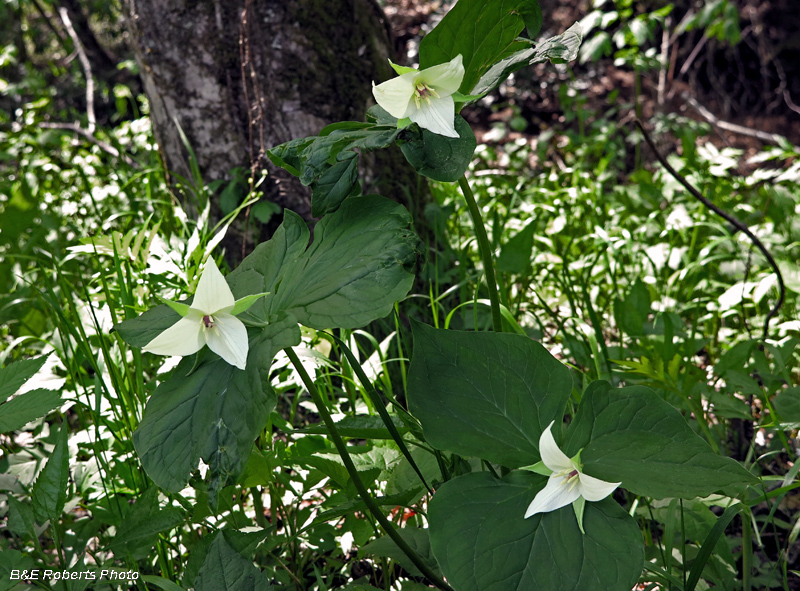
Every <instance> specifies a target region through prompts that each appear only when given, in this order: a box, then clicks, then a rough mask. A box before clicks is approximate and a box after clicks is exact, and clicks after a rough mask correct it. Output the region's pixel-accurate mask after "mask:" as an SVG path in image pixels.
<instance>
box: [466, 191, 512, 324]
mask: <svg viewBox="0 0 800 591" xmlns="http://www.w3.org/2000/svg"><path fill="white" fill-rule="evenodd" d="M458 186H459V187H461V192H462V193H464V200H465V201H466V202H467V208H468V209H469V215H470V217H471V218H472V225H473V226H474V227H475V237H476V238H477V239H478V249H479V250H480V253H481V258H482V259H483V272H484V274H485V275H486V284H487V286H488V288H489V301H490V302H491V304H492V328H493V329H494V331H495V332H503V317H502V316H501V315H500V295H499V294H498V293H497V280H496V279H495V276H494V260H493V259H492V248H491V246H490V245H489V236H487V235H486V226H485V225H484V223H483V218H482V217H481V210H480V209H478V204H477V203H476V202H475V195H473V193H472V189H471V188H470V186H469V183H468V182H467V177H465V176H462V177H461V178H460V179H458Z"/></svg>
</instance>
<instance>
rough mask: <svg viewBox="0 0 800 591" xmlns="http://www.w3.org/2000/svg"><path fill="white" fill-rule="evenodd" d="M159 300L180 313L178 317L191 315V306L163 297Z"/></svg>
mask: <svg viewBox="0 0 800 591" xmlns="http://www.w3.org/2000/svg"><path fill="white" fill-rule="evenodd" d="M158 299H159V300H161V303H162V304H166V305H167V306H169V307H170V308H172V309H173V310H175V311H176V312H177V313H178V316H186V315H187V314H188V313H189V310H190V309H191V306H190V305H189V304H184V303H182V302H173V301H172V300H168V299H166V298H161V297H160V298H158Z"/></svg>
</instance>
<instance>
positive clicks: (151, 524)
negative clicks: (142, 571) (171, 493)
mask: <svg viewBox="0 0 800 591" xmlns="http://www.w3.org/2000/svg"><path fill="white" fill-rule="evenodd" d="M182 521H183V511H181V510H180V509H178V508H177V507H165V508H163V509H162V508H160V507H159V505H158V490H157V489H156V487H154V486H151V487H150V488H149V489H147V490H146V491H145V492H144V494H143V495H141V496H140V497H139V498H138V499H137V500H136V503H134V504H133V506H130V507H128V508H127V510H126V512H125V516H124V517H123V519H122V522H121V523H120V525H119V527H117V533H116V535H115V536H114V539H113V540H112V542H111V546H110V547H111V549H112V550H113V551H114V553H115V554H130V555H131V556H132V557H133V558H134V559H135V560H137V559H141V558H146V557H147V556H148V555H150V554H151V553H152V550H153V545H154V544H155V543H156V541H157V539H158V534H159V533H161V532H166V531H169V530H171V529H172V528H174V527H176V526H178V525H180V523H181V522H182Z"/></svg>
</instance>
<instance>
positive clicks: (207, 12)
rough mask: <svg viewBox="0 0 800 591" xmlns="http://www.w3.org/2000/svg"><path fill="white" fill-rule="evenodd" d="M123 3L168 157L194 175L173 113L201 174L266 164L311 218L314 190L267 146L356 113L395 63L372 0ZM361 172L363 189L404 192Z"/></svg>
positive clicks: (274, 187) (281, 191)
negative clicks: (274, 159) (270, 156)
mask: <svg viewBox="0 0 800 591" xmlns="http://www.w3.org/2000/svg"><path fill="white" fill-rule="evenodd" d="M125 12H126V15H127V17H128V30H129V32H130V36H131V40H132V42H133V45H134V48H135V52H136V57H137V60H138V62H139V66H140V72H141V76H142V79H143V82H144V86H145V91H146V93H147V96H148V97H149V99H150V108H151V118H152V120H153V126H154V129H155V135H156V140H157V141H158V143H159V146H160V147H161V150H162V153H163V155H164V159H165V163H166V166H167V168H168V169H169V170H171V171H173V172H174V173H177V174H180V175H181V176H184V177H186V178H191V174H190V167H189V161H188V154H187V151H186V149H185V147H184V145H183V142H182V141H181V137H180V134H179V131H178V127H177V124H179V125H180V127H181V128H182V129H183V131H184V133H185V134H186V137H187V138H188V140H189V143H190V145H191V147H192V149H193V151H194V153H195V154H196V156H197V162H198V165H199V168H200V171H201V173H202V175H203V178H204V180H205V181H206V182H209V181H212V180H216V179H224V178H226V177H227V176H228V175H229V173H230V170H231V169H232V168H235V167H247V168H252V169H253V170H254V171H260V170H261V169H264V168H266V169H267V170H269V172H270V176H269V178H268V182H267V183H266V185H265V186H263V187H262V188H263V189H264V191H265V195H266V196H267V198H268V199H270V200H272V201H275V202H276V203H278V204H279V205H281V206H284V207H289V208H291V209H293V210H294V211H296V212H298V213H300V214H301V215H303V216H304V217H305V218H306V219H310V192H309V191H308V190H307V189H306V188H305V187H302V186H301V185H300V184H299V183H298V182H297V181H296V179H294V178H292V177H290V176H288V175H287V174H286V173H284V172H283V171H281V170H277V169H276V168H275V167H274V166H272V165H271V163H269V162H268V160H267V159H266V157H265V150H266V149H267V148H270V147H272V146H275V145H277V144H280V143H283V142H286V141H289V140H291V139H293V138H298V137H305V136H310V135H316V134H317V133H318V132H319V130H320V129H321V128H322V127H324V126H325V125H327V124H328V123H331V122H334V121H340V120H363V118H364V113H365V111H366V108H367V107H368V105H369V104H370V102H371V83H372V81H373V80H376V81H381V80H386V79H387V78H389V77H390V76H392V75H393V74H392V72H391V69H390V68H389V65H388V61H387V58H389V57H391V56H390V55H389V49H388V48H389V47H391V43H390V35H389V32H388V29H387V27H386V24H385V22H384V19H383V14H382V12H381V10H380V8H379V7H378V6H377V4H376V3H375V1H374V0H255V1H253V0H168V1H167V0H125ZM380 160H385V158H381V159H380ZM373 161H375V160H373ZM381 165H382V166H385V162H381ZM399 167H400V168H401V169H402V168H403V166H402V165H399ZM390 170H391V169H390ZM400 174H401V175H402V174H404V173H402V172H401V173H400ZM367 177H368V178H372V179H374V181H375V182H374V183H373V184H372V187H371V186H370V184H369V183H367V184H366V186H365V189H370V188H374V187H375V186H380V185H382V187H381V188H386V187H388V188H389V190H390V191H391V192H393V193H394V194H387V193H386V192H385V191H382V192H383V193H384V194H387V196H389V197H393V198H396V199H399V200H401V201H403V202H405V203H408V197H407V196H406V195H404V194H403V191H401V190H399V189H398V188H397V187H396V183H394V184H393V183H386V182H385V181H386V178H385V177H384V176H383V175H380V174H375V173H374V172H373V173H372V174H368V175H367Z"/></svg>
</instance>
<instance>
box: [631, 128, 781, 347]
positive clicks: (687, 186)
mask: <svg viewBox="0 0 800 591" xmlns="http://www.w3.org/2000/svg"><path fill="white" fill-rule="evenodd" d="M636 125H637V127H638V128H639V130H640V131H641V132H642V135H644V139H645V141H646V142H647V145H648V146H650V149H651V150H653V154H655V156H656V158H657V159H658V161H659V162H660V163H661V166H663V167H664V168H665V169H666V170H667V172H668V173H669V174H671V175H672V177H673V178H674V179H675V180H676V181H678V182H679V183H680V184H681V185H683V187H684V188H685V189H686V190H687V191H689V193H690V194H691V195H692V197H694V198H695V199H697V200H698V201H699V202H700V203H702V204H703V205H705V206H706V207H707V208H708V209H710V210H711V211H713V212H714V213H716V214H717V215H718V216H720V217H721V218H723V219H724V220H725V221H727V222H728V223H729V224H731V225H732V226H733V227H735V228H736V229H737V230H740V231H741V232H743V233H744V234H745V236H747V237H748V238H749V239H750V241H751V242H752V243H753V244H754V245H755V246H756V248H758V250H759V251H761V254H763V255H764V258H766V259H767V262H768V263H769V265H770V267H772V270H773V271H775V275H777V276H778V289H779V291H780V295H779V296H778V301H777V302H776V303H775V305H774V306H773V307H772V309H771V310H770V311H769V313H768V314H767V317H766V318H765V319H764V332H763V334H762V336H761V340H762V341H766V340H767V336H768V335H769V323H770V320H772V318H774V317H775V315H776V314H777V313H778V311H779V310H780V309H781V306H783V302H784V300H785V299H786V285H784V283H783V275H782V274H781V270H780V269H779V268H778V263H776V262H775V259H774V258H772V255H771V254H770V252H769V250H767V247H766V246H764V244H763V243H762V242H761V240H759V239H758V237H757V236H756V235H755V234H753V232H751V231H750V228H748V227H747V226H746V225H745V224H743V223H742V222H740V221H739V220H738V219H736V218H735V217H733V216H732V215H731V214H729V213H727V212H725V211H723V210H722V209H720V208H719V207H717V206H716V205H714V204H713V203H712V202H711V201H709V200H708V199H706V198H705V197H704V196H703V194H702V193H701V192H700V191H698V190H697V189H696V188H695V187H693V186H692V185H691V183H689V181H687V180H686V177H684V176H683V175H682V174H681V173H679V172H678V171H677V170H675V169H674V168H673V167H672V165H671V164H670V163H669V162H667V159H666V158H664V156H662V155H661V152H659V151H658V149H657V148H656V146H655V144H654V143H653V139H652V138H651V137H650V134H649V133H648V132H647V130H646V129H645V128H644V124H643V123H642V122H641V120H640V119H636Z"/></svg>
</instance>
